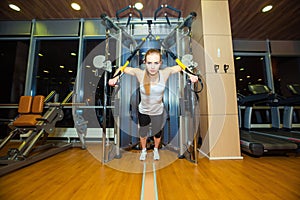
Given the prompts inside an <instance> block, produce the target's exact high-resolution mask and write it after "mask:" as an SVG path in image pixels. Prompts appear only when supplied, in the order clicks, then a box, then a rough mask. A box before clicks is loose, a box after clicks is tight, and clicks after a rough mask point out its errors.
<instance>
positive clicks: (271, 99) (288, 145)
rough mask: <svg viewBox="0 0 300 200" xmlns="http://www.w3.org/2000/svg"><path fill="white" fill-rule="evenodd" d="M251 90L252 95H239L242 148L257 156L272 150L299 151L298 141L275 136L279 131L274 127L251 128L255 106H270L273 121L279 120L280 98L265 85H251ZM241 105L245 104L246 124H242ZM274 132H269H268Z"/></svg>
mask: <svg viewBox="0 0 300 200" xmlns="http://www.w3.org/2000/svg"><path fill="white" fill-rule="evenodd" d="M248 87H249V90H250V91H251V92H252V95H249V96H242V95H240V94H239V96H238V105H239V116H240V142H241V149H242V150H243V151H245V152H248V153H250V154H252V155H255V156H262V155H263V154H265V153H272V152H276V153H278V152H286V151H292V152H297V149H298V146H299V145H297V143H295V142H293V141H288V140H284V138H279V137H275V136H274V135H275V134H276V133H278V132H277V131H276V130H274V129H268V130H266V129H259V130H253V129H252V128H251V119H252V110H253V108H254V106H255V107H256V108H258V107H259V106H263V107H264V108H265V107H266V104H267V105H268V106H269V107H268V106H267V108H270V107H271V109H272V110H273V113H272V114H273V115H272V117H271V118H272V123H274V121H278V119H276V118H275V117H276V116H277V115H276V111H277V108H276V106H277V105H278V99H277V97H276V95H275V94H273V93H271V91H270V89H269V88H268V87H267V86H265V85H260V84H256V85H249V86H248ZM241 106H245V107H246V108H245V113H244V120H245V121H244V126H242V117H241V115H242V114H241V113H242V112H241ZM267 131H268V132H270V133H272V134H267V133H266V132H267Z"/></svg>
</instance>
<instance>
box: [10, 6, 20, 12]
mask: <svg viewBox="0 0 300 200" xmlns="http://www.w3.org/2000/svg"><path fill="white" fill-rule="evenodd" d="M8 6H9V7H10V8H11V9H13V10H15V11H18V12H19V11H20V10H21V8H19V7H18V6H16V5H15V4H9V5H8Z"/></svg>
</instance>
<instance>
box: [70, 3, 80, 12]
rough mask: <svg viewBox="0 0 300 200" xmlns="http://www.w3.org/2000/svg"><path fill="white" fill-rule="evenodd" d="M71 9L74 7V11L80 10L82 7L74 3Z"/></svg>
mask: <svg viewBox="0 0 300 200" xmlns="http://www.w3.org/2000/svg"><path fill="white" fill-rule="evenodd" d="M71 7H72V8H73V9H74V10H80V9H81V7H80V5H79V4H78V3H72V4H71Z"/></svg>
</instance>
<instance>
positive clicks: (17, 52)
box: [0, 40, 29, 104]
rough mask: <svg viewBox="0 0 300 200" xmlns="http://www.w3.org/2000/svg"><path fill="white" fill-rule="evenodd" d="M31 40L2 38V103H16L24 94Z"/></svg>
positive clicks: (0, 51) (0, 64) (0, 97)
mask: <svg viewBox="0 0 300 200" xmlns="http://www.w3.org/2000/svg"><path fill="white" fill-rule="evenodd" d="M28 52H29V40H5V41H4V40H0V85H1V95H0V103H4V104H10V103H13V104H16V103H18V102H19V98H20V96H21V95H23V94H24V90H25V81H26V71H27V60H28Z"/></svg>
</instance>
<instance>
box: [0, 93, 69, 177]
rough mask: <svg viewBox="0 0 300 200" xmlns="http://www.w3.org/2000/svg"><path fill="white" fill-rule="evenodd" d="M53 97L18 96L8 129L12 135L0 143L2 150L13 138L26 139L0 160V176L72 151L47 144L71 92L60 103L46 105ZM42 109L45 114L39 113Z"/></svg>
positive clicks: (53, 94)
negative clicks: (17, 105) (13, 117)
mask: <svg viewBox="0 0 300 200" xmlns="http://www.w3.org/2000/svg"><path fill="white" fill-rule="evenodd" d="M55 94H56V92H55V91H52V92H51V93H50V94H49V95H48V96H47V97H46V98H45V97H44V96H42V95H37V96H21V97H20V101H19V108H18V112H19V115H18V116H17V118H16V119H15V120H13V121H12V122H11V123H10V124H9V126H10V128H12V131H11V132H10V133H9V135H8V136H7V137H6V138H5V139H4V140H3V141H2V142H1V144H0V149H2V148H4V146H5V145H7V144H8V143H9V141H10V140H11V139H13V138H14V137H15V136H16V135H17V134H19V135H20V136H22V137H23V138H26V139H25V140H24V141H23V142H22V143H21V144H20V145H19V147H18V148H10V149H9V150H8V152H7V155H6V156H3V157H1V158H0V165H1V166H0V176H2V175H4V174H7V173H9V172H12V171H14V170H17V169H19V168H22V167H25V166H27V165H30V164H32V163H34V162H37V161H39V160H42V159H45V158H47V157H50V156H52V155H54V154H57V153H59V152H62V151H64V150H66V149H69V148H71V147H72V144H71V143H57V142H56V143H55V142H48V141H47V138H48V135H49V134H50V133H53V132H54V131H55V124H56V122H57V121H60V120H62V119H63V116H64V113H63V110H62V108H63V106H64V105H66V104H67V102H68V101H69V100H70V98H71V97H72V95H73V92H71V93H69V94H68V96H67V97H66V98H65V99H64V100H63V102H62V103H59V102H54V103H51V102H49V101H50V99H51V98H52V97H54V96H55ZM44 108H47V111H46V112H45V113H43V110H44Z"/></svg>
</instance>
